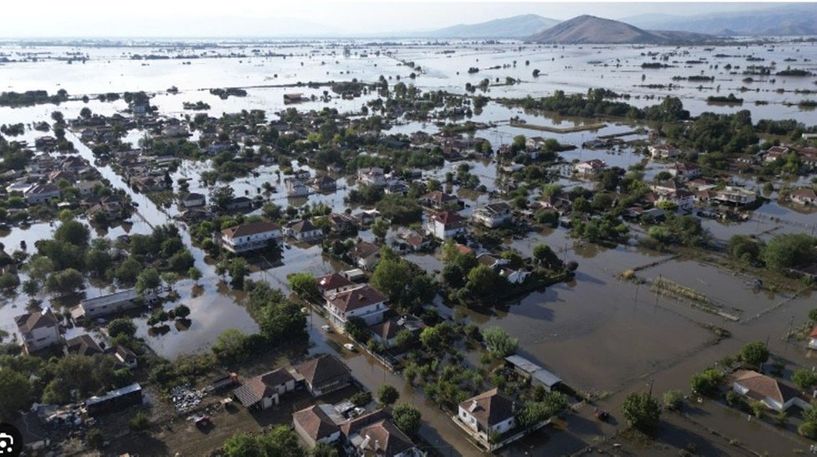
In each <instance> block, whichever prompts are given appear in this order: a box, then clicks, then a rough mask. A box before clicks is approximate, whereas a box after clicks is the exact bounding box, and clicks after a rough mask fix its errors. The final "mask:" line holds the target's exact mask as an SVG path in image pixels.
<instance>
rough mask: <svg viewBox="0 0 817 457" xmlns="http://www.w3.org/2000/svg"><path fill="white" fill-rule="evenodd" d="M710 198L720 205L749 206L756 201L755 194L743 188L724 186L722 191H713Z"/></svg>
mask: <svg viewBox="0 0 817 457" xmlns="http://www.w3.org/2000/svg"><path fill="white" fill-rule="evenodd" d="M712 198H713V199H714V200H717V201H719V202H721V203H730V204H734V205H751V204H752V203H754V202H755V201H756V200H757V193H755V192H753V191H751V190H748V189H744V188H743V187H735V186H726V187H724V188H723V189H720V190H715V194H714V196H713V197H712Z"/></svg>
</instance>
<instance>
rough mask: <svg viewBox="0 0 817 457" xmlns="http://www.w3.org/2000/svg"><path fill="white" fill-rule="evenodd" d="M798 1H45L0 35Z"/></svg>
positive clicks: (258, 30)
mask: <svg viewBox="0 0 817 457" xmlns="http://www.w3.org/2000/svg"><path fill="white" fill-rule="evenodd" d="M789 4H795V3H785V4H783V3H760V2H758V3H755V2H744V3H577V2H569V3H568V2H564V3H538V2H525V3H523V2H459V1H448V2H434V3H429V2H418V1H393V0H385V1H381V2H377V3H374V2H349V1H333V0H318V1H303V2H266V3H262V2H259V1H256V0H233V1H232V2H229V9H226V8H225V6H224V3H223V2H216V1H212V0H202V1H197V2H194V1H192V0H179V1H175V2H172V3H169V2H160V1H158V0H143V1H141V2H138V3H135V4H116V6H111V3H109V2H103V1H101V0H78V1H76V2H72V3H70V4H68V3H67V2H63V1H57V0H42V1H41V2H38V3H37V8H36V10H34V9H33V8H31V7H30V6H27V5H26V4H20V3H16V2H15V3H14V4H11V5H5V8H4V9H5V11H4V13H5V14H4V16H5V17H4V19H5V21H4V30H3V31H2V32H0V38H5V39H35V38H58V39H59V38H97V39H103V38H111V39H115V38H126V39H127V38H276V37H278V38H280V37H293V38H297V37H327V38H329V37H373V36H395V37H396V36H400V35H401V34H411V33H418V32H423V31H430V30H435V29H439V28H444V27H448V26H452V25H457V24H473V23H480V22H484V21H489V20H493V19H500V18H506V17H510V16H516V15H521V14H537V15H540V16H544V17H548V18H552V19H558V20H565V19H570V18H572V17H575V16H579V15H582V14H592V15H596V16H601V17H605V18H609V19H623V18H628V17H632V16H638V15H644V14H668V15H676V16H684V15H689V16H692V15H701V14H713V13H723V12H740V11H746V10H761V9H768V8H772V7H775V6H780V5H789Z"/></svg>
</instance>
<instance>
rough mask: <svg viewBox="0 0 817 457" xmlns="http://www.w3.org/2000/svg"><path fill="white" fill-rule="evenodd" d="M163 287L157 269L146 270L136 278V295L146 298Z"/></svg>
mask: <svg viewBox="0 0 817 457" xmlns="http://www.w3.org/2000/svg"><path fill="white" fill-rule="evenodd" d="M161 285H162V279H161V278H160V277H159V271H158V270H156V269H155V268H145V269H144V270H142V272H141V273H139V276H138V277H137V278H136V293H138V294H139V295H140V296H144V295H145V294H146V293H150V292H152V291H154V290H156V289H158V288H159V286H161Z"/></svg>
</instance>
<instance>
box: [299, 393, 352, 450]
mask: <svg viewBox="0 0 817 457" xmlns="http://www.w3.org/2000/svg"><path fill="white" fill-rule="evenodd" d="M340 419H341V418H340V417H338V414H337V412H335V410H334V407H333V406H332V405H329V404H326V403H322V404H318V405H312V406H310V407H308V408H305V409H302V410H300V411H296V412H295V413H293V414H292V425H293V428H294V429H295V432H296V433H297V434H298V436H299V437H301V439H302V440H303V441H304V443H306V444H307V447H309V448H313V447H315V446H317V445H318V444H319V443H323V444H331V443H335V442H337V441H338V440H340V427H339V426H338V422H337V421H339V420H340ZM341 422H342V421H341Z"/></svg>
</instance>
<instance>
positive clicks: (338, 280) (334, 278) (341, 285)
mask: <svg viewBox="0 0 817 457" xmlns="http://www.w3.org/2000/svg"><path fill="white" fill-rule="evenodd" d="M316 281H317V282H318V290H319V291H320V292H321V294H323V296H324V297H330V296H332V295H335V294H337V293H338V292H342V291H344V290H347V289H353V288H355V287H358V284H355V283H353V282H352V281H350V280H349V278H347V277H346V276H343V275H341V274H338V273H332V274H328V275H326V276H321V277H320V278H317V279H316Z"/></svg>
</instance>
